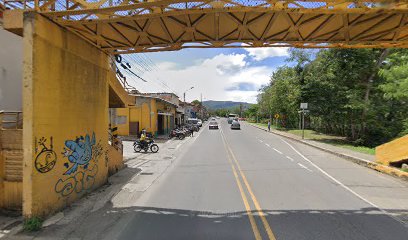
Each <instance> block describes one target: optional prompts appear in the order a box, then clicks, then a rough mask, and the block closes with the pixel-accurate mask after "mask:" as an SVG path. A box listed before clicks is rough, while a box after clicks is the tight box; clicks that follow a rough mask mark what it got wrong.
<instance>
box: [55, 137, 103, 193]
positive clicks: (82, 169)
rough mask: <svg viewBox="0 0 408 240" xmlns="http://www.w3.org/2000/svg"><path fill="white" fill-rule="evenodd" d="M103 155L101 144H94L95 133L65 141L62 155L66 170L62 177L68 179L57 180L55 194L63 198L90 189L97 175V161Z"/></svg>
mask: <svg viewBox="0 0 408 240" xmlns="http://www.w3.org/2000/svg"><path fill="white" fill-rule="evenodd" d="M103 153H104V150H103V147H102V145H101V142H100V141H99V142H96V138H95V133H92V137H90V136H89V134H86V135H85V136H79V137H76V138H75V140H67V141H65V147H64V149H63V152H62V155H63V157H64V158H67V159H68V161H67V162H65V163H64V167H65V168H66V169H67V170H66V171H65V172H64V174H63V175H68V176H69V177H65V178H64V177H62V178H60V179H58V181H57V183H56V184H55V192H57V193H59V194H61V195H62V196H64V197H65V196H68V195H70V194H71V193H73V192H76V193H80V192H82V191H85V190H89V189H90V188H92V186H93V185H94V183H95V177H96V175H97V173H98V165H97V163H98V159H99V158H100V156H101V155H103Z"/></svg>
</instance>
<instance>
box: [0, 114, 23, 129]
mask: <svg viewBox="0 0 408 240" xmlns="http://www.w3.org/2000/svg"><path fill="white" fill-rule="evenodd" d="M0 129H23V112H21V111H0Z"/></svg>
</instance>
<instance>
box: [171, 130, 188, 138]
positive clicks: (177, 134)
mask: <svg viewBox="0 0 408 240" xmlns="http://www.w3.org/2000/svg"><path fill="white" fill-rule="evenodd" d="M169 137H170V138H172V137H177V138H178V139H179V140H183V139H184V138H185V137H186V132H184V131H183V130H182V129H177V128H176V129H173V130H172V131H171V132H170V135H169Z"/></svg>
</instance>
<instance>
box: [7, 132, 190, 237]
mask: <svg viewBox="0 0 408 240" xmlns="http://www.w3.org/2000/svg"><path fill="white" fill-rule="evenodd" d="M189 141H190V138H185V139H184V140H181V141H180V140H177V139H171V140H168V141H165V142H164V141H157V142H156V143H157V144H158V145H159V148H160V150H159V152H158V153H151V152H148V153H144V152H143V153H135V152H134V150H133V141H123V156H124V162H125V165H126V167H125V168H123V169H122V170H121V171H119V172H117V173H116V174H114V175H112V176H110V177H109V180H108V183H107V184H105V185H103V186H101V187H100V188H98V189H96V190H95V191H93V192H91V193H89V194H87V195H85V196H84V197H82V198H81V199H79V200H77V201H75V202H74V203H72V204H71V205H70V206H68V207H67V208H65V209H63V210H61V211H60V212H58V213H56V214H54V215H53V216H49V217H48V218H47V219H46V220H45V221H44V222H43V227H42V230H41V231H38V232H22V231H21V230H22V217H19V218H15V219H16V220H19V222H17V223H14V222H16V220H15V219H10V218H8V217H4V216H0V239H3V238H6V239H12V240H15V239H18V240H23V239H24V240H28V239H30V240H31V239H36V238H41V239H43V238H45V239H67V238H70V233H71V232H72V231H74V229H75V228H77V227H78V226H79V225H81V224H84V223H83V222H82V221H83V219H84V218H87V217H91V216H98V214H102V215H101V218H102V217H103V214H105V213H106V212H107V211H109V209H110V206H115V207H128V205H129V204H131V203H133V202H134V201H135V200H136V199H137V198H139V197H140V196H141V195H142V194H143V193H144V192H145V191H146V190H147V189H148V188H149V187H150V186H151V185H152V184H153V183H154V182H155V181H156V180H157V179H158V178H159V177H160V176H161V175H162V174H163V173H164V172H165V171H166V170H167V169H168V168H169V167H170V166H171V165H172V164H173V162H174V161H175V160H176V158H177V156H178V155H179V152H180V150H181V149H182V148H181V146H183V145H184V144H186V143H188V142H189ZM130 199H131V201H129V200H130ZM96 218H98V217H96ZM16 225H17V226H16ZM2 226H4V227H5V228H6V226H10V227H9V228H10V230H4V231H2V230H1V227H2ZM55 236H58V238H56V237H55Z"/></svg>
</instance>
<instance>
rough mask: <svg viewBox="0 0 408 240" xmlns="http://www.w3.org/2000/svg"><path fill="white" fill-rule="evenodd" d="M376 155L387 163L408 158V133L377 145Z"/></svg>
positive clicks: (381, 161) (377, 159)
mask: <svg viewBox="0 0 408 240" xmlns="http://www.w3.org/2000/svg"><path fill="white" fill-rule="evenodd" d="M375 157H376V161H377V162H379V163H382V164H385V165H390V163H391V164H392V163H396V162H400V161H402V160H408V135H405V136H404V137H401V138H398V139H395V140H394V141H391V142H388V143H385V144H383V145H380V146H378V147H376V149H375Z"/></svg>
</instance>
